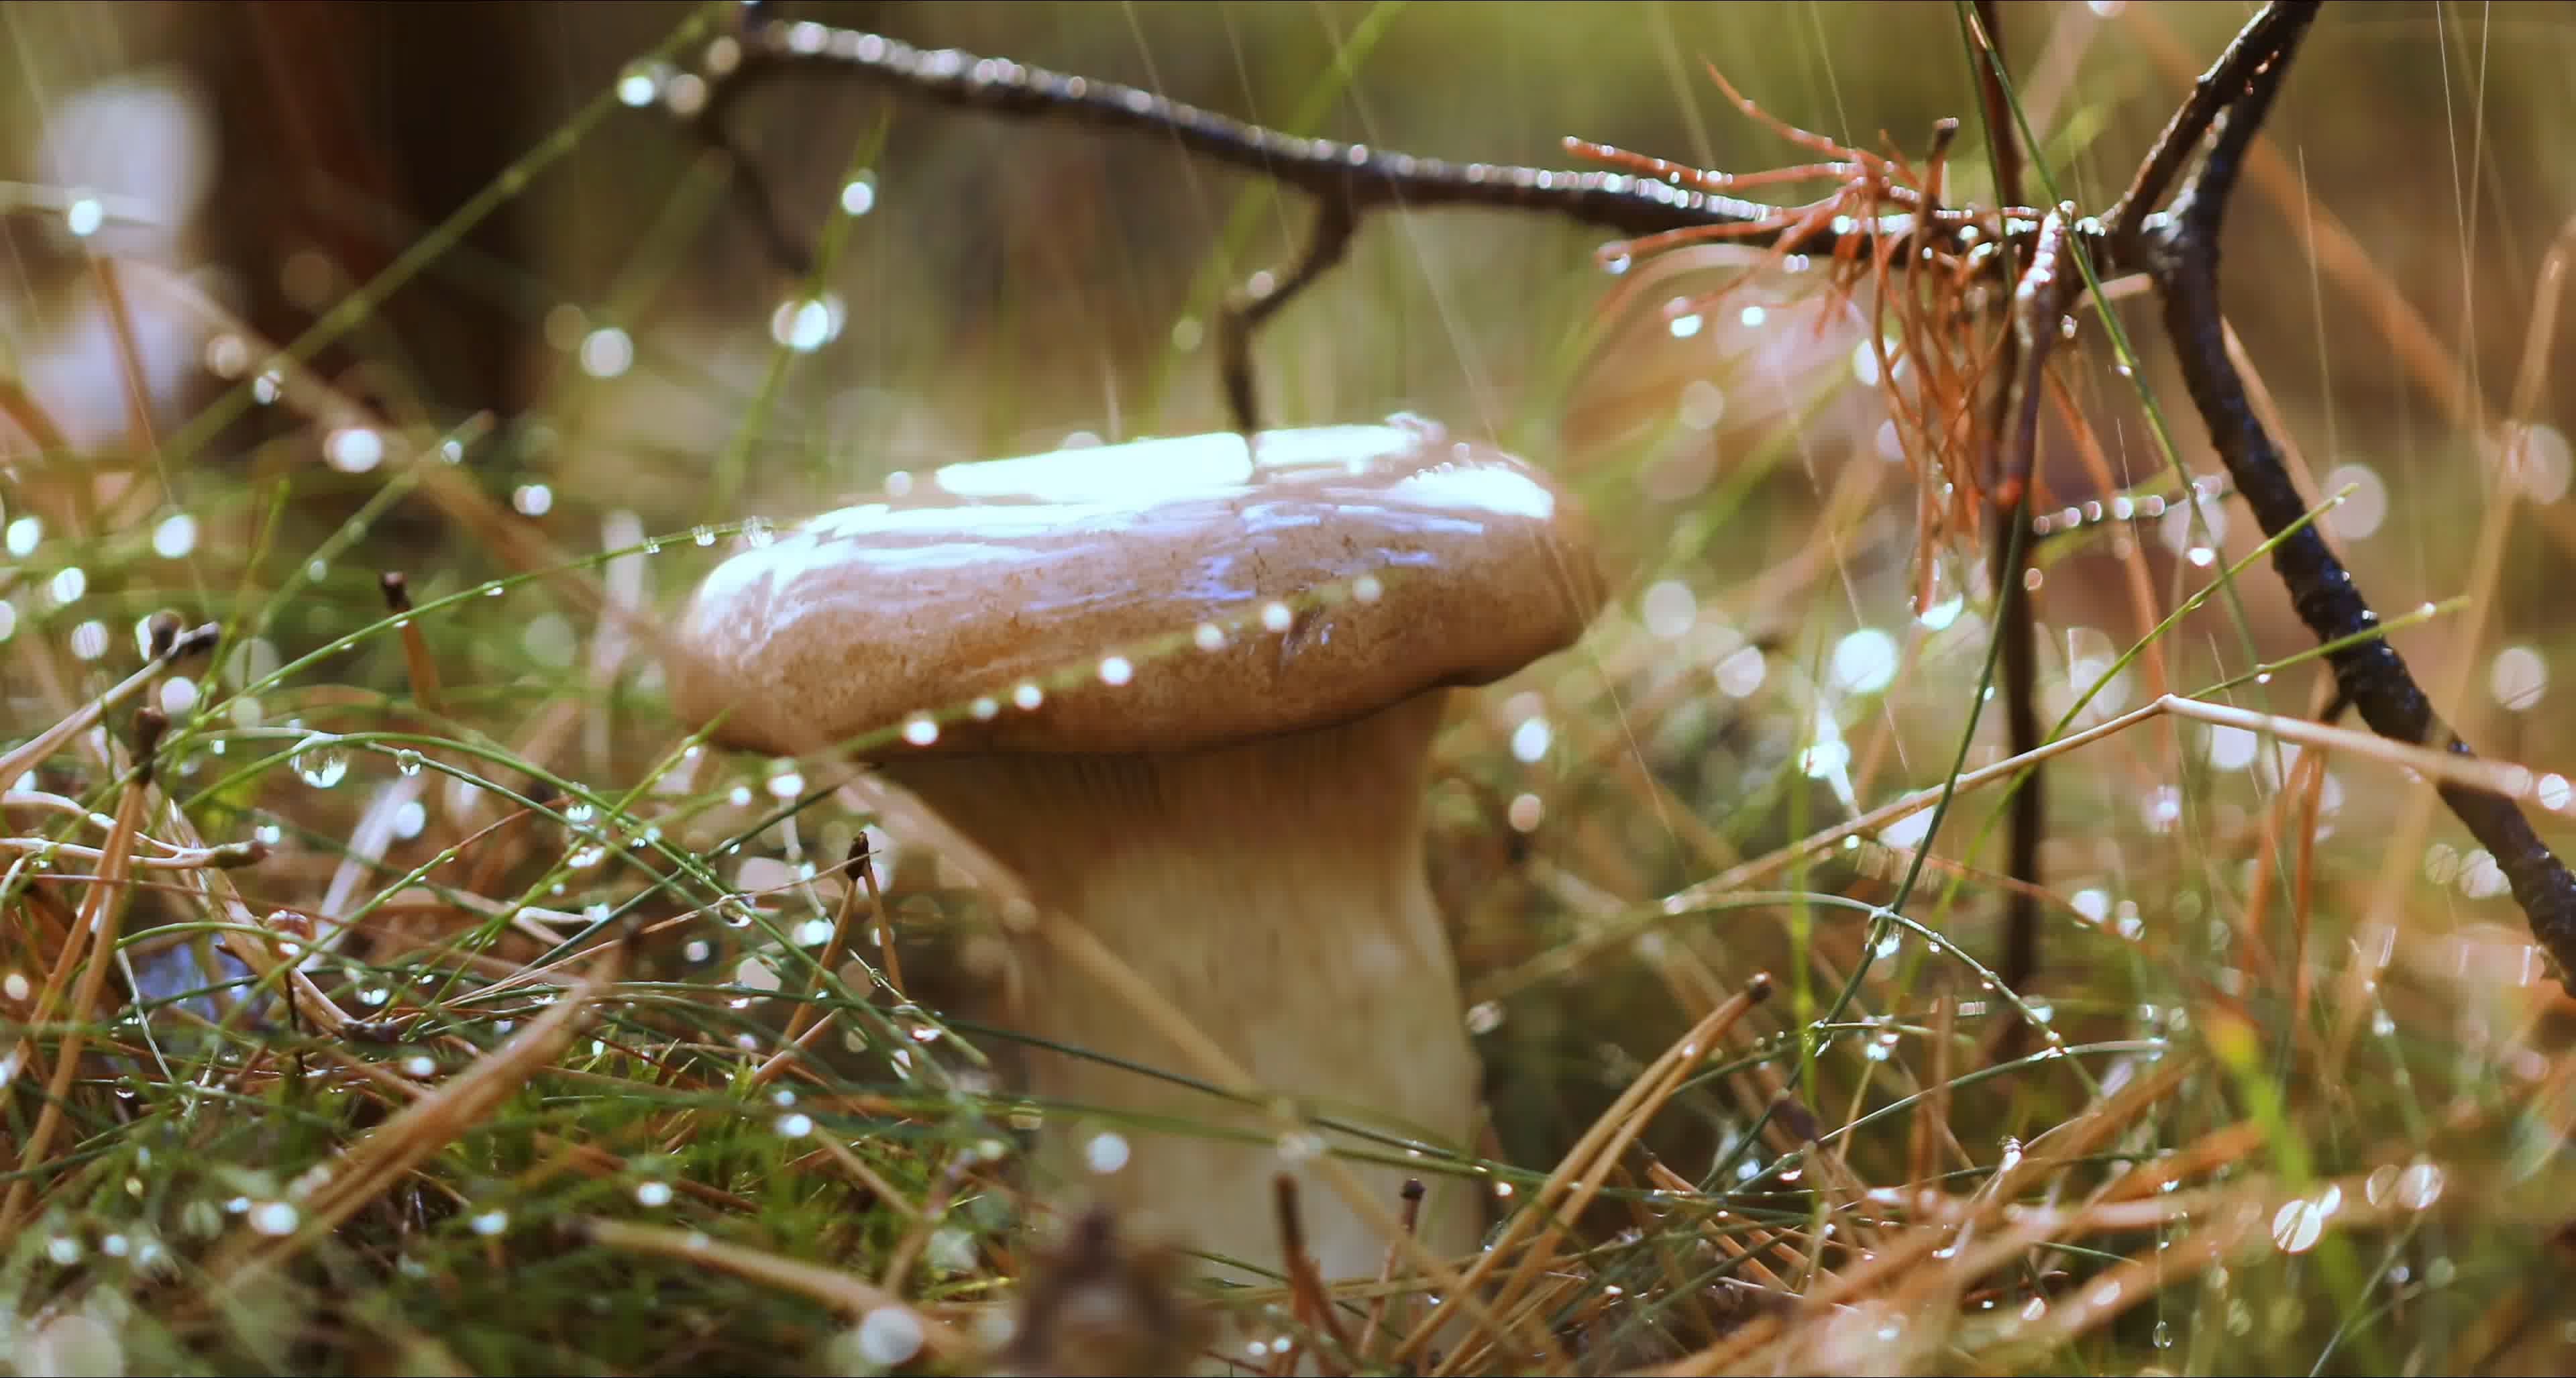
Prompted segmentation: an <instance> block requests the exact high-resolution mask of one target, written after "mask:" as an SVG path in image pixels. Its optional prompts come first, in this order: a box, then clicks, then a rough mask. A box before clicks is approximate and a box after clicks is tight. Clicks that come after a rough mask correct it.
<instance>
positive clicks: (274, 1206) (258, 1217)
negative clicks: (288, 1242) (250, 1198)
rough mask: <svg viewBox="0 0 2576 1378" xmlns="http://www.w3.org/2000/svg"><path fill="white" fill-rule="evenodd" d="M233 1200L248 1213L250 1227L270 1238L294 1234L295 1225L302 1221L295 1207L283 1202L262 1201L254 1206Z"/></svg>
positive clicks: (237, 1199)
mask: <svg viewBox="0 0 2576 1378" xmlns="http://www.w3.org/2000/svg"><path fill="white" fill-rule="evenodd" d="M235 1200H236V1203H237V1204H239V1205H241V1206H242V1207H243V1208H244V1209H245V1210H246V1211H247V1212H248V1213H249V1216H250V1227H251V1228H252V1229H254V1230H257V1231H259V1232H260V1233H261V1234H264V1235H268V1236H270V1237H271V1238H275V1237H277V1236H280V1235H290V1234H293V1233H295V1227H296V1225H297V1224H298V1223H300V1222H301V1220H302V1219H303V1217H302V1216H301V1215H300V1214H299V1213H298V1212H297V1211H296V1209H295V1207H294V1206H293V1205H292V1204H290V1203H288V1202H285V1201H262V1202H260V1203H259V1204H258V1205H255V1206H254V1205H251V1204H249V1203H248V1202H244V1201H240V1200H239V1198H235Z"/></svg>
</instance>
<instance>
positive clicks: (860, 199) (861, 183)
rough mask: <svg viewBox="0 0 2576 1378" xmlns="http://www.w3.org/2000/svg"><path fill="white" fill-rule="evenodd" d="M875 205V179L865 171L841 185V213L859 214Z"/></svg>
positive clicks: (873, 208) (874, 207) (873, 207)
mask: <svg viewBox="0 0 2576 1378" xmlns="http://www.w3.org/2000/svg"><path fill="white" fill-rule="evenodd" d="M876 206H877V184H876V179H875V178H873V177H870V176H868V175H867V174H865V173H861V174H860V175H858V176H856V177H853V178H851V179H850V180H849V181H847V182H845V183H843V184H842V185H841V214H843V215H848V216H861V215H865V214H867V213H868V212H869V211H872V210H875V209H876Z"/></svg>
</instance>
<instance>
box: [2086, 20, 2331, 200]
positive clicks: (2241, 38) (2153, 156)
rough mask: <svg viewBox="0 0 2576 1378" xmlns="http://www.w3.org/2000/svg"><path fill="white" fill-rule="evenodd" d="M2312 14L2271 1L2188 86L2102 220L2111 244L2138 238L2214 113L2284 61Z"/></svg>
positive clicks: (2213, 118)
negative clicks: (2258, 74) (2261, 73)
mask: <svg viewBox="0 0 2576 1378" xmlns="http://www.w3.org/2000/svg"><path fill="white" fill-rule="evenodd" d="M2316 14H2317V0H2274V2H2273V3H2272V4H2270V5H2267V6H2265V7H2264V8H2263V10H2262V11H2261V12H2260V13H2258V14H2256V15H2255V16H2254V18H2253V19H2252V20H2250V21H2248V22H2247V23H2246V25H2245V27H2244V28H2243V29H2240V30H2238V31H2237V34H2236V37H2235V38H2234V39H2233V40H2231V41H2230V42H2229V43H2228V45H2227V49H2226V51H2224V52H2222V53H2220V54H2219V55H2218V60H2217V61H2216V62H2213V63H2211V64H2210V65H2209V70H2208V71H2206V72H2203V73H2201V74H2200V80H2198V81H2196V82H2193V83H2192V87H2191V94H2190V95H2189V96H2187V97H2185V98H2184V99H2183V103H2182V107H2181V108H2180V109H2178V110H2176V111H2174V113H2173V118H2172V119H2170V120H2167V121H2165V127H2164V131H2163V132H2162V133H2160V134H2158V135H2157V136H2156V142H2155V146H2154V147H2153V148H2151V149H2149V150H2148V151H2147V157H2146V160H2145V161H2144V162H2141V163H2140V164H2138V175H2137V176H2136V177H2134V178H2132V179H2131V180H2130V182H2129V189H2128V190H2127V191H2126V192H2124V193H2122V194H2121V197H2120V202H2119V204H2118V205H2116V206H2113V207H2112V208H2111V213H2110V214H2108V215H2106V216H2104V217H2102V221H2103V225H2104V228H2105V231H2106V233H2107V234H2108V235H2109V237H2110V238H2111V239H2112V240H2114V241H2115V242H2118V243H2120V244H2122V245H2123V247H2125V246H2126V244H2127V242H2128V241H2129V240H2130V239H2131V238H2132V237H2133V236H2134V235H2136V234H2137V233H2138V231H2139V229H2140V228H2141V226H2142V224H2143V221H2142V219H2141V218H2142V217H2144V216H2145V215H2146V214H2147V213H2148V212H2149V211H2151V210H2153V209H2154V208H2155V205H2156V203H2157V202H2158V201H2161V200H2163V199H2164V195H2165V188H2167V187H2169V186H2171V185H2173V179H2174V177H2175V175H2176V174H2177V173H2179V172H2181V171H2182V168H2183V164H2184V163H2185V162H2186V161H2188V160H2189V159H2190V157H2191V155H2192V151H2193V150H2194V149H2196V148H2198V147H2199V146H2200V140H2201V136H2203V135H2205V134H2207V133H2208V132H2209V130H2210V126H2211V125H2212V124H2213V123H2214V122H2215V121H2216V120H2217V119H2218V116H2219V113H2220V112H2221V111H2223V110H2225V109H2226V108H2227V107H2228V106H2229V105H2230V104H2232V103H2233V102H2235V101H2236V100H2237V99H2238V98H2239V97H2241V96H2243V95H2244V94H2245V92H2246V87H2247V85H2248V83H2250V82H2251V81H2252V80H2253V79H2254V75H2255V73H2256V72H2257V71H2258V70H2259V69H2261V68H2262V67H2263V66H2264V64H2266V63H2268V62H2270V61H2271V60H2272V59H2274V58H2276V57H2279V58H2286V57H2287V56H2288V55H2289V51H2290V49H2292V48H2294V47H2296V46H2298V41H2299V34H2300V33H2301V32H2303V31H2304V30H2305V29H2306V28H2307V26H2308V21H2309V20H2311V19H2314V18H2316ZM2267 100H2268V98H2267ZM2258 122H2259V121H2258Z"/></svg>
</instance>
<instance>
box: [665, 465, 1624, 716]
mask: <svg viewBox="0 0 2576 1378" xmlns="http://www.w3.org/2000/svg"><path fill="white" fill-rule="evenodd" d="M1601 598H1602V586H1601V580H1600V577H1599V574H1598V571H1597V569H1596V568H1595V566H1594V563H1593V555H1592V547H1591V541H1590V538H1589V532H1588V531H1586V530H1585V529H1584V528H1583V526H1582V524H1581V521H1580V518H1579V517H1577V516H1576V514H1575V513H1574V512H1573V510H1572V507H1571V504H1569V503H1568V502H1566V501H1565V500H1564V499H1563V497H1562V495H1561V494H1559V492H1558V491H1557V490H1556V489H1555V487H1554V486H1553V485H1552V484H1551V483H1550V482H1549V481H1548V479H1547V478H1546V477H1545V476H1543V475H1542V474H1540V473H1539V472H1537V471H1536V470H1534V469H1532V468H1530V467H1529V466H1527V465H1525V464H1523V463H1521V462H1520V461H1518V460H1516V459H1513V458H1512V457H1510V456H1509V455H1505V454H1503V453H1501V452H1499V451H1496V450H1493V449H1491V448H1489V447H1486V446H1482V445H1477V444H1472V443H1468V442H1464V441H1455V442H1453V441H1452V440H1451V439H1450V438H1449V437H1448V436H1447V435H1446V434H1445V433H1443V432H1442V431H1441V429H1440V428H1439V427H1438V426H1436V425H1434V424H1431V423H1427V422H1422V421H1417V420H1413V419H1411V418H1398V419H1396V420H1395V421H1393V422H1390V423H1389V424H1386V425H1383V426H1329V427H1319V428H1314V429H1308V430H1292V431H1267V432H1262V433H1260V434H1258V435H1256V436H1255V437H1253V439H1252V440H1251V441H1250V443H1248V444H1247V442H1246V441H1245V439H1244V438H1243V437H1242V436H1239V435H1236V434H1232V433H1222V434H1214V435H1199V436H1187V437H1182V438H1178V439H1171V440H1147V441H1138V442H1134V443H1131V444H1124V445H1109V446H1098V447H1093V448H1089V449H1080V450H1063V451H1057V452H1055V453H1052V454H1043V455H1034V456H1029V457H1027V458H1021V459H1005V460H994V461H988V462H984V463H975V464H954V465H949V466H947V467H945V468H942V469H939V470H937V471H935V472H934V473H932V474H930V475H928V476H927V477H926V478H923V479H919V480H916V481H915V482H914V483H913V484H912V486H911V491H909V492H907V493H905V494H903V495H901V496H895V497H889V498H888V499H887V500H885V501H879V502H870V503H865V504H861V505H859V506H854V507H846V508H842V509H840V510H839V511H836V512H830V513H826V514H825V515H823V516H821V517H818V518H816V519H815V520H814V521H812V522H810V523H807V524H806V525H805V526H804V527H802V528H800V529H798V530H796V531H794V532H792V533H786V534H781V535H778V536H776V537H774V538H773V539H771V540H770V541H768V542H767V543H766V544H763V545H758V546H755V547H753V548H750V549H746V550H744V551H742V552H741V553H739V554H737V555H735V556H734V557H732V558H731V559H729V560H727V561H726V562H725V563H724V564H723V565H722V566H720V567H719V568H718V569H717V570H716V571H715V572H714V573H713V574H712V575H710V576H709V577H708V579H707V581H706V583H705V584H704V585H702V586H701V587H700V588H699V589H698V592H697V594H696V596H695V597H694V598H693V599H692V600H691V602H690V604H689V608H688V611H687V613H686V614H685V615H684V617H683V618H682V621H681V624H680V627H679V631H678V636H677V638H676V641H675V651H676V654H675V655H674V657H673V663H672V665H671V667H670V683H671V697H672V703H673V706H674V708H675V709H676V710H677V711H678V713H679V714H680V715H681V716H682V717H683V718H685V719H687V720H689V721H693V722H705V721H709V720H712V719H716V718H718V717H720V716H721V717H722V723H721V725H720V726H719V728H718V729H717V731H716V734H715V735H716V738H717V740H719V741H721V742H723V743H725V744H727V745H733V746H743V747H750V748H753V749H757V750H764V751H771V752H780V753H794V752H802V751H809V750H813V749H815V748H818V747H821V746H825V745H829V744H831V743H834V742H838V741H842V740H846V739H849V738H853V737H858V736H860V735H861V734H867V733H872V732H875V733H881V734H882V735H880V736H879V737H877V738H875V739H872V740H871V742H870V745H871V746H872V747H873V749H874V751H873V754H879V755H884V754H891V753H916V752H919V751H923V750H931V751H947V750H967V751H994V750H1002V751H1022V752H1103V751H1176V750H1187V749H1191V748H1196V747H1203V746H1212V745H1219V744H1223V743H1227V742H1232V741H1239V740H1243V739H1246V738H1251V737H1260V736H1267V735H1270V734H1273V733H1279V732H1289V731H1296V730H1299V729H1303V728H1311V727H1321V726H1327V725H1331V724H1336V723H1342V722H1347V721H1350V720H1352V719H1354V718H1357V717H1360V716H1362V715H1364V714H1367V713H1370V712H1373V711H1375V710H1377V709H1379V708H1382V707H1385V706H1386V705H1388V704H1391V703H1394V702H1396V701H1398V700H1401V699H1403V698H1406V697H1408V696H1410V695H1412V694H1415V693H1418V692H1420V691H1422V690H1425V689H1430V688H1434V687H1438V686H1442V685H1470V684H1482V683H1485V682H1487V681H1490V680H1494V679H1498V678H1500V677H1502V676H1504V675H1507V674H1510V673H1511V672H1512V671H1514V670H1517V669H1519V668H1520V667H1521V666H1522V665H1525V664H1527V663H1529V662H1530V661H1532V660H1535V659H1537V658H1538V657H1540V656H1543V655H1546V654H1548V653H1549V652H1551V651H1554V650H1557V649H1559V648H1561V647H1564V646H1566V645H1568V644H1570V643H1571V642H1572V641H1573V640H1574V639H1575V637H1576V636H1578V635H1579V634H1580V633H1581V632H1582V629H1583V627H1584V624H1585V623H1586V622H1588V621H1589V620H1590V619H1591V617H1592V614H1593V613H1594V612H1596V611H1597V610H1598V609H1599V607H1600V604H1601ZM934 729H935V732H934Z"/></svg>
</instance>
